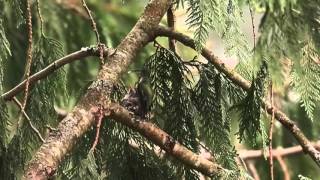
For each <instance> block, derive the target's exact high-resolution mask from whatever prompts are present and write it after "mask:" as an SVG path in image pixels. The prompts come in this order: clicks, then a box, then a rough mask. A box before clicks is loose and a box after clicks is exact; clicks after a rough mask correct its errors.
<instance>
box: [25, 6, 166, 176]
mask: <svg viewBox="0 0 320 180" xmlns="http://www.w3.org/2000/svg"><path fill="white" fill-rule="evenodd" d="M171 2H172V1H171V0H151V1H150V2H149V3H148V5H147V6H146V8H145V10H144V13H143V14H142V16H141V17H140V18H139V20H138V22H137V23H136V25H135V26H134V27H133V29H132V30H131V31H130V33H129V34H128V35H127V36H126V37H125V38H124V39H123V40H122V41H121V43H120V44H119V46H118V47H117V51H116V53H114V54H112V55H109V56H108V61H107V63H105V64H104V66H103V67H102V68H101V70H100V71H99V73H98V76H97V80H96V81H94V82H93V83H92V84H91V86H90V87H89V88H88V90H87V92H86V94H85V95H84V96H83V97H82V98H81V99H80V101H79V102H78V104H77V105H76V107H75V108H74V109H73V110H72V111H71V112H70V113H69V114H68V115H67V117H65V118H64V119H63V120H62V121H61V122H60V123H59V125H58V128H57V131H55V132H50V134H49V136H48V137H47V138H46V140H45V143H44V144H43V145H42V146H41V147H40V149H39V150H38V151H37V152H36V153H35V155H34V157H33V159H32V160H31V161H30V162H29V163H28V165H27V168H26V172H25V174H24V178H25V179H48V178H50V177H52V176H53V175H54V174H55V172H56V170H57V168H58V165H59V163H60V162H61V161H62V160H63V158H64V157H65V156H66V154H67V153H70V151H71V150H72V148H73V146H74V144H75V143H76V142H77V140H78V139H79V138H80V137H81V136H82V135H83V134H84V133H85V132H86V131H87V130H88V129H89V128H90V127H91V126H92V125H93V124H94V122H95V121H94V112H93V110H94V109H96V108H97V107H100V106H102V107H103V108H104V109H109V105H110V103H111V100H110V98H109V97H110V94H111V92H112V89H113V86H114V84H115V83H116V82H117V81H118V79H119V77H120V75H121V73H122V72H123V71H125V70H126V69H127V67H128V66H129V64H130V63H131V62H132V60H133V58H134V57H135V55H136V54H137V52H138V50H139V49H140V48H142V47H143V46H145V45H146V44H147V43H148V42H149V40H150V39H151V36H150V35H151V34H152V32H153V31H154V29H155V28H156V27H157V25H158V24H159V22H160V20H161V19H162V17H163V15H164V14H165V12H166V11H167V9H168V7H169V5H170V4H171Z"/></svg>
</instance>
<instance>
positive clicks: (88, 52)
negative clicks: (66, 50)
mask: <svg viewBox="0 0 320 180" xmlns="http://www.w3.org/2000/svg"><path fill="white" fill-rule="evenodd" d="M112 51H113V50H111V49H105V52H104V53H105V54H110V53H112ZM89 56H99V51H98V49H95V48H82V49H81V50H80V51H76V52H74V53H71V54H68V55H66V56H64V57H62V58H60V59H58V60H56V61H54V62H53V63H51V64H49V65H48V66H47V67H46V68H44V69H42V70H41V71H39V72H37V73H35V74H33V75H32V76H30V79H29V84H30V86H31V85H33V84H35V83H36V82H37V81H39V80H41V79H43V78H45V77H47V76H48V75H50V74H51V73H53V72H54V71H55V70H57V69H59V68H60V67H62V66H64V65H66V64H69V63H72V62H73V61H76V60H78V59H82V58H86V57H89ZM26 82H27V80H24V81H22V82H21V83H20V84H18V85H16V86H15V87H14V88H12V89H11V90H9V91H8V92H6V93H4V94H2V95H1V98H3V99H4V100H6V101H9V100H11V99H12V98H13V97H14V96H16V95H17V94H18V93H19V92H21V91H23V90H24V87H25V84H26Z"/></svg>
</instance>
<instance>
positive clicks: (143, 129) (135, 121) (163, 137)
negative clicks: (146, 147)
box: [107, 104, 223, 176]
mask: <svg viewBox="0 0 320 180" xmlns="http://www.w3.org/2000/svg"><path fill="white" fill-rule="evenodd" d="M109 110H110V111H109V112H107V113H109V114H108V116H109V117H110V118H112V119H114V120H115V121H117V122H119V123H121V124H124V125H126V126H128V127H129V128H131V129H133V130H135V131H137V132H139V133H140V134H141V135H143V136H144V137H146V138H147V139H149V140H150V141H152V142H153V143H154V144H156V145H158V146H159V147H160V148H161V149H163V150H165V151H166V153H167V154H169V155H171V156H173V157H175V158H176V159H178V160H179V161H181V162H182V163H183V164H185V165H188V166H190V167H191V168H193V169H196V170H198V171H199V172H201V173H203V174H205V175H207V176H212V175H214V174H219V173H221V171H223V168H222V167H221V166H220V165H218V164H216V163H214V162H212V161H209V160H207V159H205V158H203V157H201V156H199V155H197V154H195V153H193V152H192V151H190V150H189V149H187V148H186V147H184V146H183V145H181V144H180V143H178V142H177V141H175V140H174V139H173V138H172V137H171V136H170V135H169V134H167V133H166V132H164V131H163V130H161V129H160V128H158V127H157V126H156V125H154V124H153V123H150V122H147V121H145V120H144V119H140V118H138V117H134V116H132V113H130V112H129V111H128V110H126V109H125V108H123V107H121V106H120V105H118V104H112V105H111V108H110V109H109Z"/></svg>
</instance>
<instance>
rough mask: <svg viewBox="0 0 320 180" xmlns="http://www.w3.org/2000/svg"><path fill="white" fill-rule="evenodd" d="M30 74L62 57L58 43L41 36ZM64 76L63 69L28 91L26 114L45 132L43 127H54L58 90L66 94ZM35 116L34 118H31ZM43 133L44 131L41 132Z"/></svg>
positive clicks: (61, 50)
mask: <svg viewBox="0 0 320 180" xmlns="http://www.w3.org/2000/svg"><path fill="white" fill-rule="evenodd" d="M33 54H34V58H33V65H32V73H35V72H38V71H40V70H42V69H43V68H45V67H46V66H47V65H49V64H50V63H52V62H53V61H55V60H56V59H59V58H61V57H62V56H63V54H64V53H63V49H62V45H61V44H60V42H59V41H57V40H55V39H52V38H49V37H44V36H42V37H41V38H40V39H39V41H38V42H37V44H36V45H35V49H34V52H33ZM65 81H66V76H65V71H64V70H63V69H60V70H58V71H57V72H55V73H53V74H52V75H51V76H48V77H47V78H46V79H44V80H42V81H40V82H39V83H37V84H36V85H35V86H34V88H32V89H31V91H30V100H29V104H28V106H27V112H28V114H30V116H31V118H32V120H33V122H34V123H35V124H36V125H37V126H38V127H41V129H42V130H45V129H44V127H45V125H56V124H57V122H56V118H57V117H56V112H55V110H54V103H55V101H56V96H55V95H56V94H58V93H57V91H58V90H60V91H62V92H66V85H65ZM33 115H36V116H33ZM42 132H44V131H42Z"/></svg>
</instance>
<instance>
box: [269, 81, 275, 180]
mask: <svg viewBox="0 0 320 180" xmlns="http://www.w3.org/2000/svg"><path fill="white" fill-rule="evenodd" d="M270 102H271V106H272V108H273V106H274V103H273V86H272V81H271V82H270ZM273 125H274V111H272V116H271V121H270V130H269V166H270V178H271V180H273V179H274V172H273V155H272V134H273Z"/></svg>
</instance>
